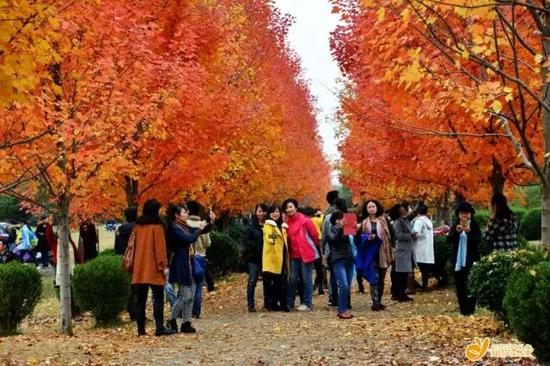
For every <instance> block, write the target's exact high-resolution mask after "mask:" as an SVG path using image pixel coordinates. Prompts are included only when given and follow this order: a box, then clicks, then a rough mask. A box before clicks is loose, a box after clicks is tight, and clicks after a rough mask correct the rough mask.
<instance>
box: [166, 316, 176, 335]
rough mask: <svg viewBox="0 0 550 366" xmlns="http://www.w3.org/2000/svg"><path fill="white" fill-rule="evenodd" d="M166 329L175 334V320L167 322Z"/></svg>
mask: <svg viewBox="0 0 550 366" xmlns="http://www.w3.org/2000/svg"><path fill="white" fill-rule="evenodd" d="M166 328H168V329H171V330H173V331H174V333H177V332H178V323H177V322H176V319H173V320H168V321H167V322H166Z"/></svg>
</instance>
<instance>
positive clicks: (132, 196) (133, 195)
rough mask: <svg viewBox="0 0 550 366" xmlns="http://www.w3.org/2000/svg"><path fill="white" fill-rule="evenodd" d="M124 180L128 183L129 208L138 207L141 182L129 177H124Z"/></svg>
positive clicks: (127, 199)
mask: <svg viewBox="0 0 550 366" xmlns="http://www.w3.org/2000/svg"><path fill="white" fill-rule="evenodd" d="M124 180H125V181H126V185H125V191H126V203H127V205H128V207H137V193H138V184H139V182H138V181H137V180H136V179H133V178H131V177H129V176H126V177H124Z"/></svg>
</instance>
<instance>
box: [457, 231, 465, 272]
mask: <svg viewBox="0 0 550 366" xmlns="http://www.w3.org/2000/svg"><path fill="white" fill-rule="evenodd" d="M467 254H468V234H466V232H465V231H463V232H461V233H460V237H459V239H458V252H457V253H456V263H455V272H458V271H460V270H461V269H462V268H465V267H466V256H467Z"/></svg>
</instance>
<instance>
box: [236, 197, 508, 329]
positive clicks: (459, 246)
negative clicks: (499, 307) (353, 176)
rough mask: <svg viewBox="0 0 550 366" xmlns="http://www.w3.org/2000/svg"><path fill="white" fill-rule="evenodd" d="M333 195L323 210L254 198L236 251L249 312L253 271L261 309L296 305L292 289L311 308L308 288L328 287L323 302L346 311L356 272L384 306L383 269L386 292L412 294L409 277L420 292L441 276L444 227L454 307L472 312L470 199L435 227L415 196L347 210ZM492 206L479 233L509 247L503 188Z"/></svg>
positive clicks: (474, 256)
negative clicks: (438, 245)
mask: <svg viewBox="0 0 550 366" xmlns="http://www.w3.org/2000/svg"><path fill="white" fill-rule="evenodd" d="M338 195H339V194H338V191H331V192H329V193H328V194H327V202H328V204H329V207H328V208H327V209H326V210H325V211H324V213H322V212H321V210H319V209H312V208H308V207H304V208H301V207H299V205H298V202H297V201H296V200H294V199H287V200H285V201H284V202H283V203H282V205H281V206H278V205H271V206H266V205H265V204H257V205H256V208H255V213H254V217H253V220H252V222H251V224H250V225H249V227H248V229H247V231H246V235H245V239H244V253H243V258H244V259H245V262H246V270H247V272H248V283H247V291H246V294H247V296H246V297H247V307H248V311H249V312H252V313H253V312H256V303H255V288H256V284H257V282H258V279H259V278H260V276H261V278H262V280H263V308H264V309H265V310H266V311H285V312H289V311H291V310H292V309H294V308H295V306H296V305H295V303H296V297H297V296H298V297H299V299H300V304H299V306H297V307H296V309H297V310H298V311H310V310H312V308H313V301H312V296H313V292H314V288H316V289H317V291H318V293H319V295H322V294H324V293H325V289H327V290H328V294H329V296H328V304H329V305H330V306H334V307H336V308H337V316H338V317H339V318H341V319H350V318H352V317H353V315H352V314H351V311H350V310H351V308H352V307H351V296H350V293H351V292H350V291H351V286H352V283H353V280H354V279H356V280H357V285H358V289H359V292H364V285H363V280H366V281H367V282H368V284H369V285H370V298H371V301H372V305H371V310H372V311H381V310H384V309H385V308H386V307H385V305H384V302H383V295H384V288H385V283H386V275H387V273H388V270H389V271H390V282H391V290H390V292H391V299H392V300H394V301H399V302H411V301H413V298H412V297H411V296H409V295H410V294H411V293H413V292H415V287H414V285H416V286H418V289H419V291H421V292H424V291H427V290H428V286H429V285H428V284H429V282H428V281H429V278H430V277H431V276H435V277H436V278H438V281H441V282H446V281H447V277H446V275H445V274H444V273H441V269H440V268H438V267H437V266H436V263H435V255H434V237H435V236H437V235H445V236H446V237H447V238H446V240H447V242H448V244H449V246H450V247H451V248H452V258H451V262H452V268H453V272H454V277H455V282H456V293H457V300H458V303H459V307H460V312H461V313H462V314H463V315H470V314H473V313H474V311H475V304H476V299H475V298H473V297H471V296H470V295H469V293H468V285H467V284H468V282H467V279H468V274H469V272H470V269H471V267H472V265H473V263H474V262H475V261H477V260H478V259H479V258H480V254H479V245H480V242H481V240H482V232H481V228H480V227H479V225H478V223H477V221H476V220H475V217H474V216H475V210H474V208H473V207H472V205H471V204H470V203H469V202H460V203H458V204H457V206H456V211H455V215H456V219H455V222H454V223H453V225H452V226H451V227H449V226H446V225H443V226H441V227H437V228H435V227H434V225H433V223H432V220H431V219H430V218H429V216H428V211H429V208H428V207H427V206H426V205H425V204H424V203H423V202H418V203H417V204H416V207H415V208H414V210H413V209H411V207H410V204H409V203H408V202H402V203H399V204H395V205H393V206H392V207H391V208H390V209H389V210H387V211H386V210H384V208H383V207H382V205H381V204H380V202H378V201H377V200H374V199H366V198H364V199H362V201H361V202H360V203H359V204H357V205H355V206H354V207H352V208H350V209H349V210H348V207H347V205H346V201H345V200H344V199H342V198H340V197H338ZM491 206H492V211H493V216H492V217H491V219H490V220H489V223H488V226H487V228H486V230H485V233H484V234H483V235H484V239H485V241H486V242H487V243H488V245H490V246H491V247H492V248H493V249H494V250H514V249H516V248H517V246H518V236H517V235H518V234H517V233H518V221H517V218H516V216H515V215H514V214H513V212H512V211H511V210H510V208H509V207H508V204H507V201H506V198H505V196H504V195H502V194H495V195H494V196H493V198H492V201H491ZM350 214H351V215H350ZM415 269H417V270H418V271H419V272H420V274H421V284H417V283H416V281H415V280H414V271H415ZM314 270H315V279H313V272H314ZM443 272H444V271H443ZM411 279H412V284H413V287H412V288H411V286H410V284H411Z"/></svg>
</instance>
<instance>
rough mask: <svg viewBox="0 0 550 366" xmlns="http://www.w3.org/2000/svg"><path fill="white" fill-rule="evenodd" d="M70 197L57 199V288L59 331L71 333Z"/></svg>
mask: <svg viewBox="0 0 550 366" xmlns="http://www.w3.org/2000/svg"><path fill="white" fill-rule="evenodd" d="M69 204H70V199H69V198H67V197H62V198H61V199H60V201H59V239H60V240H59V248H58V250H59V263H58V265H57V270H58V271H59V278H60V283H59V290H60V302H61V332H62V333H65V334H68V335H72V334H73V324H72V314H71V272H70V250H69V246H70V245H71V244H70V243H69V238H70V230H71V228H70V219H69Z"/></svg>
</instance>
